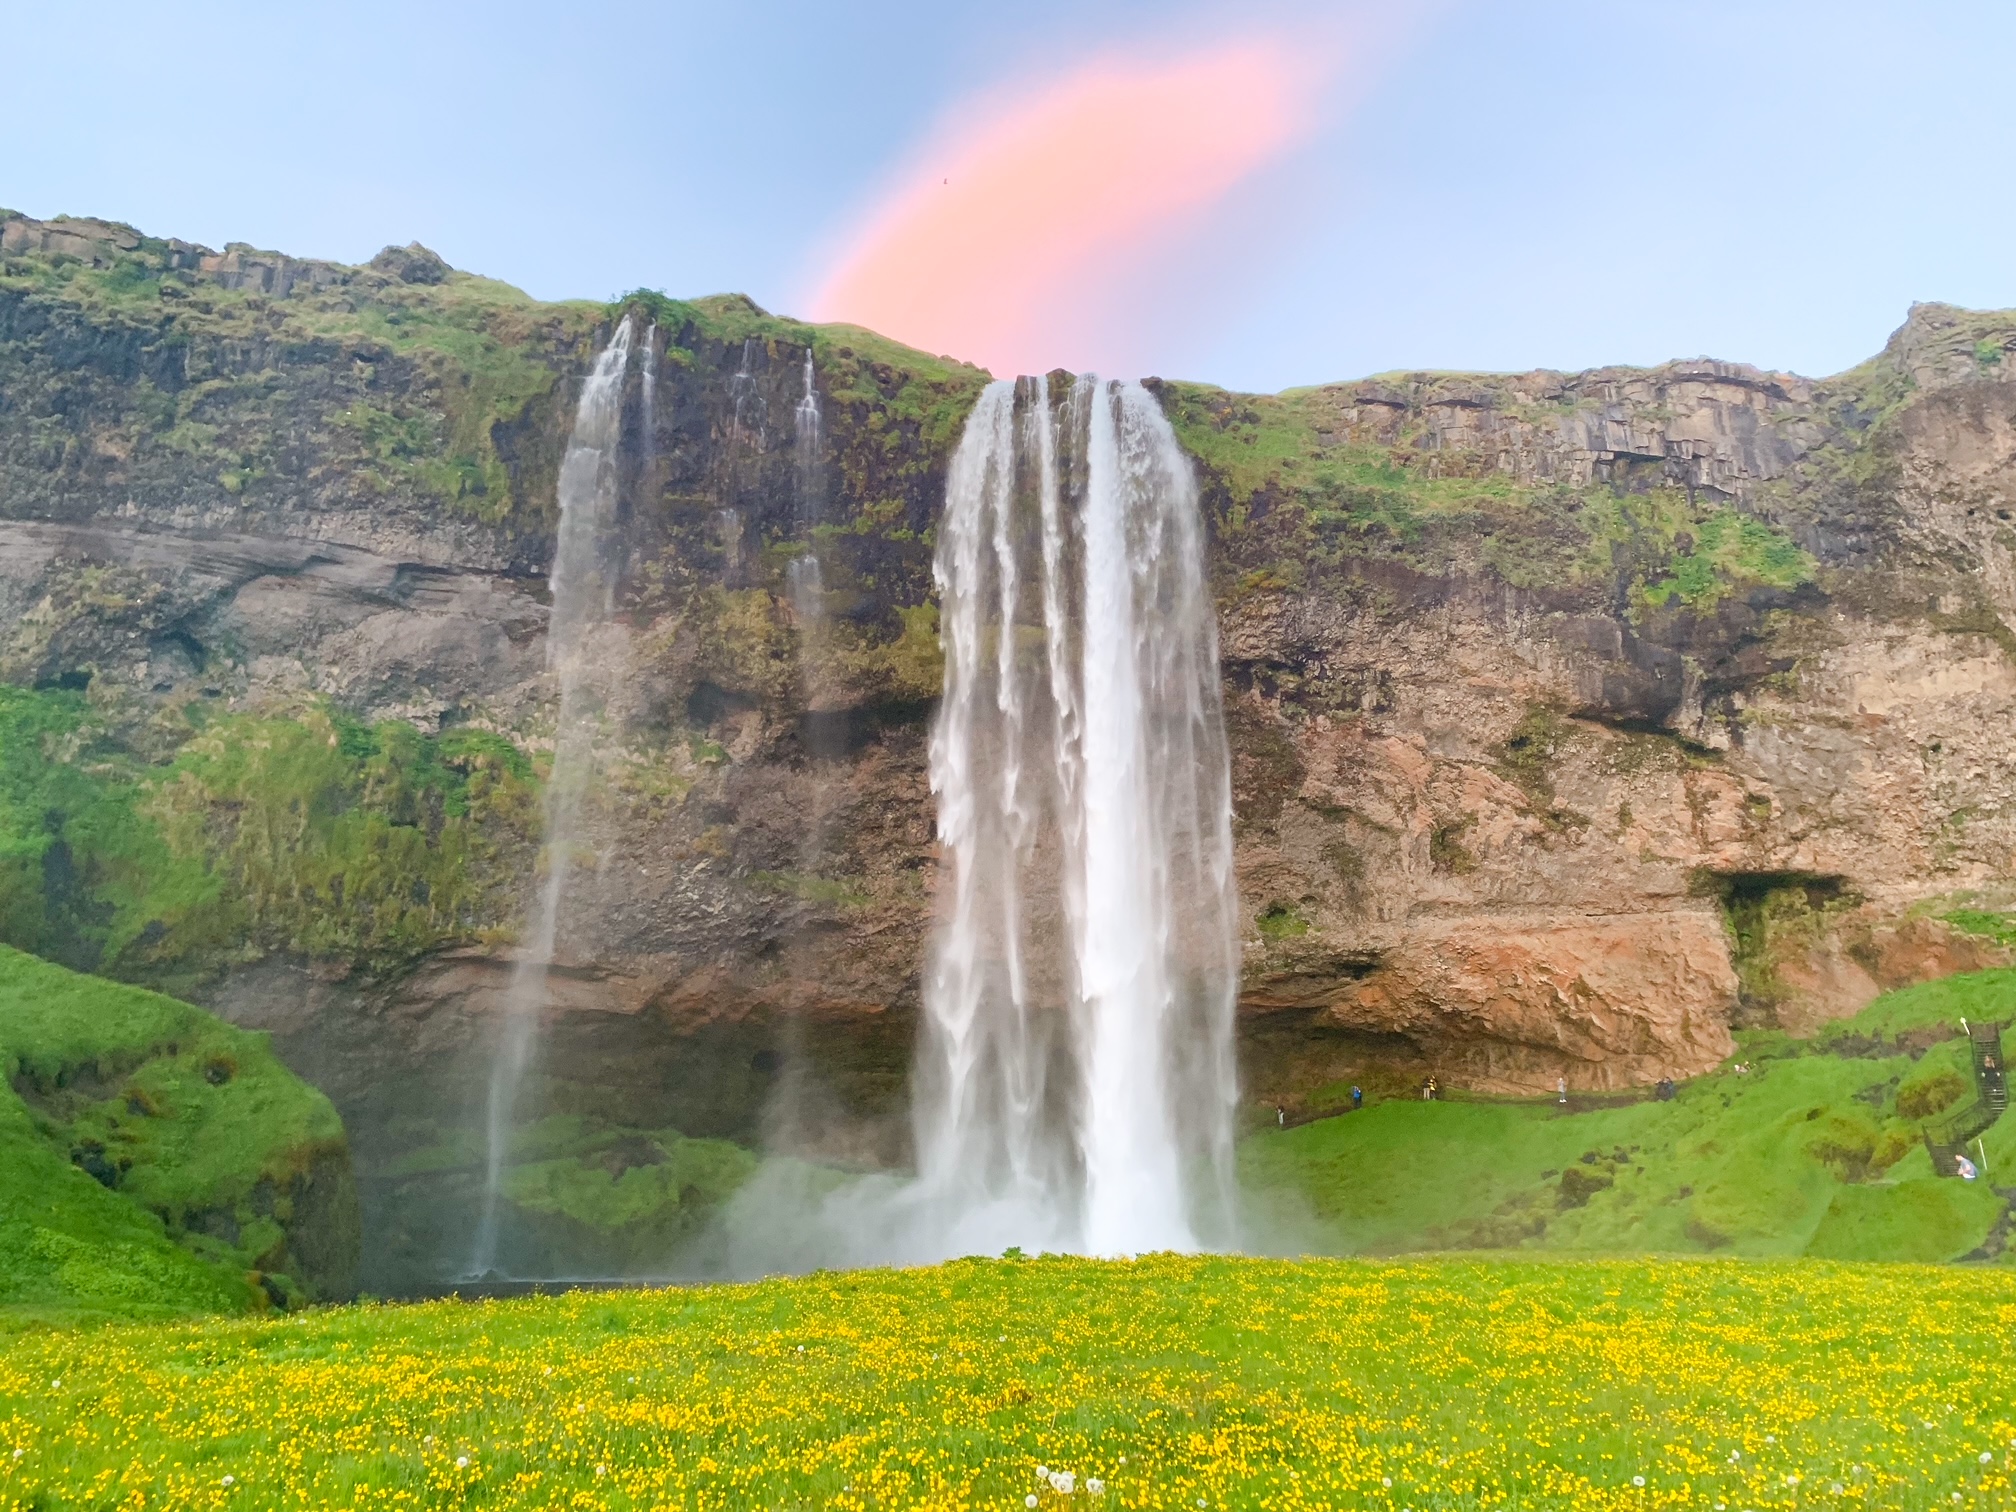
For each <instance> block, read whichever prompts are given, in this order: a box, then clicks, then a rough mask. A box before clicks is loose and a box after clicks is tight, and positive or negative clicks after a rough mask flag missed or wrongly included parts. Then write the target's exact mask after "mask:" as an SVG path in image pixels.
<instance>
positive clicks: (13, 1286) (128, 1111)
mask: <svg viewBox="0 0 2016 1512" xmlns="http://www.w3.org/2000/svg"><path fill="white" fill-rule="evenodd" d="M0 1071H4V1077H5V1084H4V1085H0V1304H5V1310H7V1311H9V1312H11V1313H12V1314H13V1315H14V1316H15V1317H16V1318H17V1319H18V1318H19V1317H20V1316H22V1315H36V1314H42V1313H54V1314H62V1315H76V1314H84V1315H91V1314H100V1313H122V1314H133V1313H138V1314H148V1313H179V1312H201V1311H212V1310H225V1311H230V1310H235V1309H241V1308H245V1307H248V1306H252V1305H254V1304H255V1303H263V1302H264V1300H265V1291H264V1290H263V1289H262V1288H261V1286H260V1285H259V1280H258V1277H257V1276H256V1275H254V1274H253V1273H255V1272H260V1271H262V1270H264V1269H267V1268H272V1267H278V1266H284V1265H287V1264H289V1263H291V1262H292V1260H293V1258H294V1257H293V1256H292V1255H291V1253H290V1250H289V1243H290V1239H292V1238H294V1237H295V1236H293V1235H290V1232H289V1223H290V1221H291V1220H292V1219H294V1217H295V1216H296V1215H295V1212H294V1208H293V1203H294V1200H295V1198H294V1195H293V1193H294V1191H295V1189H296V1179H297V1178H299V1177H302V1176H304V1175H306V1174H307V1173H308V1171H309V1169H310V1167H311V1166H313V1165H315V1163H316V1162H317V1160H318V1158H320V1157H327V1156H330V1155H340V1153H341V1150H342V1146H343V1130H342V1125H341V1124H340V1122H339V1121H338V1120H337V1117H336V1112H335V1110H334V1109H333V1108H332V1107H330V1105H329V1103H328V1101H327V1100H326V1099H325V1098H323V1097H322V1095H321V1094H320V1093H317V1092H315V1091H312V1090H311V1089H309V1088H308V1087H306V1086H304V1085H303V1084H302V1083H301V1082H299V1081H298V1080H296V1079H295V1078H294V1076H293V1075H292V1074H290V1073H289V1072H288V1071H287V1070H286V1069H285V1068H284V1067H282V1066H281V1065H280V1063H279V1062H278V1061H277V1060H276V1059H275V1058H274V1056H273V1054H272V1052H271V1051H270V1050H269V1049H268V1048H267V1046H266V1042H265V1039H264V1037H263V1036H260V1035H255V1034H248V1033H246V1032H244V1031H242V1030H238V1029H233V1028H231V1027H230V1026H229V1025H227V1024H225V1023H223V1022H222V1021H221V1020H219V1019H217V1018H215V1017H213V1016H212V1015H210V1014H207V1013H205V1012H203V1011H202V1010H201V1009H199V1008H193V1007H191V1006H189V1005H188V1004H187V1003H181V1002H177V1001H175V1000H174V999H173V998H166V997H162V996H160V995H158V994H156V993H152V992H144V991H141V990H139V989H137V988H131V987H122V986H118V985H115V984H113V983H110V982H105V981H101V980H99V979H97V978H94V977H87V976H81V975H79V974H77V973H75V972H70V971H66V970H64V969H63V968H62V967H60V966H54V965H51V964H49V963H48V962H46V961H38V960H36V959H34V958H33V957H30V956H26V955H22V954H21V953H20V952H18V951H14V950H11V949H8V948H7V947H5V946H0ZM73 1162H75V1163H73ZM86 1166H89V1167H91V1168H92V1169H93V1170H95V1171H96V1172H98V1173H99V1174H100V1177H101V1180H103V1181H104V1182H106V1183H108V1184H101V1180H94V1179H93V1177H92V1175H91V1174H87V1171H86V1169H85V1167H86ZM321 1174H322V1179H325V1180H332V1179H336V1178H335V1177H334V1175H333V1173H328V1172H323V1173H321ZM272 1284H273V1289H275V1290H278V1291H280V1292H281V1294H282V1295H287V1294H299V1293H300V1292H301V1291H302V1289H303V1288H302V1286H301V1284H300V1281H299V1279H298V1278H297V1277H294V1276H288V1275H285V1274H281V1275H277V1276H275V1277H274V1278H273V1283H272Z"/></svg>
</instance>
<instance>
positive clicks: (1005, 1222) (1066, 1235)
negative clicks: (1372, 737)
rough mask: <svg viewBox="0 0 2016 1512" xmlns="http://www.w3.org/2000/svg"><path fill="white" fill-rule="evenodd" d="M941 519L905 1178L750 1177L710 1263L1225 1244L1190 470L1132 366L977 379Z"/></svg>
mask: <svg viewBox="0 0 2016 1512" xmlns="http://www.w3.org/2000/svg"><path fill="white" fill-rule="evenodd" d="M938 534H939V547H938V558H937V563H936V574H937V581H938V589H939V600H940V630H941V635H942V638H943V642H944V649H945V682H944V700H943V703H942V706H941V708H940V711H939V715H938V722H937V725H936V727H935V729H934V730H933V734H932V740H931V753H930V764H931V783H932V788H933V790H934V791H935V792H936V794H937V798H938V835H939V843H940V851H941V858H942V861H941V871H940V884H939V886H940V917H939V922H938V927H937V933H936V936H935V939H934V942H933V946H932V950H931V955H930V959H929V963H928V965H927V968H926V975H925V980H924V993H923V997H924V1014H923V1024H922V1032H921V1035H920V1040H919V1046H918V1053H917V1064H916V1076H915V1081H914V1085H913V1109H914V1112H913V1118H914V1125H915V1138H916V1150H917V1164H918V1171H917V1176H916V1178H915V1180H913V1181H909V1182H900V1183H899V1182H895V1181H892V1180H889V1179H887V1178H880V1179H869V1180H866V1181H863V1182H858V1183H855V1184H853V1185H851V1186H849V1187H846V1188H843V1189H841V1190H840V1191H838V1192H836V1193H834V1194H833V1195H832V1196H831V1197H827V1198H824V1199H823V1200H822V1199H821V1198H820V1197H819V1196H818V1195H816V1194H814V1193H813V1192H811V1191H809V1190H807V1189H805V1188H804V1187H802V1186H799V1187H793V1186H792V1185H791V1184H790V1177H789V1175H788V1173H783V1172H780V1173H778V1174H776V1175H775V1176H773V1177H771V1179H770V1180H769V1181H768V1182H767V1183H764V1182H761V1181H759V1183H752V1190H751V1192H750V1194H749V1197H748V1200H747V1201H746V1202H741V1203H740V1212H739V1217H740V1219H741V1221H742V1226H741V1228H740V1230H739V1232H736V1231H735V1230H734V1225H735V1223H736V1216H737V1215H731V1220H730V1221H731V1238H732V1239H733V1240H734V1241H735V1242H734V1247H733V1251H732V1254H733V1257H734V1258H733V1260H732V1261H731V1263H732V1264H734V1265H735V1267H736V1268H738V1269H741V1270H744V1271H748V1270H768V1269H778V1268H782V1267H789V1266H803V1265H811V1264H827V1265H832V1264H861V1263H890V1262H893V1263H899V1264H915V1263H926V1262H930V1261H933V1260H937V1259H943V1258H946V1257H949V1256H956V1255H962V1254H972V1253H976V1252H983V1253H984V1252H999V1251H1000V1250H1002V1249H1004V1248H1007V1247H1008V1246H1011V1245H1016V1246H1021V1247H1023V1248H1025V1249H1030V1250H1041V1249H1050V1250H1067V1251H1080V1252H1086V1253H1092V1254H1109V1255H1118V1254H1136V1253H1143V1252H1147V1251H1152V1250H1161V1249H1177V1250H1194V1249H1198V1248H1200V1247H1217V1246H1228V1245H1230V1244H1232V1243H1233V1242H1235V1239H1236V1231H1235V1220H1236V1215H1235V1212H1234V1203H1235V1189H1234V1181H1233V1170H1232V1131H1233V1118H1234V1113H1235V1108H1236V1098H1237V1073H1236V1068H1235V1063H1234V1057H1233V1048H1232V1016H1233V1002H1234V995H1235V992H1236V989H1237V985H1238V975H1239V946H1238V933H1237V925H1236V917H1237V898H1236V895H1235V889H1234V878H1233V866H1232V827H1231V782H1230V772H1229V762H1228V759H1227V753H1226V745H1225V735H1224V726H1223V717H1222V710H1221V706H1220V696H1219V682H1218V677H1219V672H1218V651H1217V627H1216V624H1215V621H1214V618H1213V611H1212V601H1211V596H1210V593H1209V591H1208V588H1207V585H1206V581H1205V576H1204V548H1203V538H1202V520H1201V516H1200V513H1199V508H1198V501H1197V491H1196V484H1195V480H1194V477H1193V475H1192V473H1191V470H1190V466H1189V463H1188V460H1187V459H1186V458H1185V457H1184V455H1183V453H1182V451H1181V449H1180V447H1179V446H1178V444H1177V442H1176V438H1175V435H1174V433H1173V432H1172V431H1171V430H1170V427H1169V424H1168V422H1167V420H1166V419H1165V418H1164V417H1163V414H1162V411H1161V409H1160V407H1159V406H1158V405H1157V404H1156V403H1155V401H1154V399H1153V398H1152V397H1151V396H1150V395H1149V394H1148V393H1147V392H1146V391H1145V390H1143V389H1142V388H1141V387H1140V386H1139V385H1138V384H1131V383H1110V382H1102V381H1099V380H1097V379H1093V378H1080V379H1078V380H1077V381H1076V382H1075V383H1074V384H1073V385H1072V386H1071V387H1070V389H1069V390H1068V392H1065V393H1062V394H1057V395H1053V394H1052V392H1051V389H1050V385H1049V383H1048V381H1047V380H1045V379H1040V378H1038V379H1023V380H1021V381H1020V382H1018V383H1006V382H1002V383H995V384H992V385H990V386H989V387H988V388H987V390H986V391H985V392H984V393H983V394H982V396H981V398H980V401H979V403H978V405H977V406H976V408H975V409H974V412H973V414H972V416H971V418H970V419H969V420H968V421H967V424H966V431H965V434H964V436H963V438H962V439H961V441H960V444H959V447H958V450H957V452H956V454H955V455H954V457H953V460H952V465H951V469H950V473H949V476H948V478H947V482H946V498H945V513H944V516H943V518H942V519H941V521H940V522H939V527H938ZM807 1228H810V1229H812V1230H816V1233H809V1234H808V1233H806V1232H804V1231H805V1230H806V1229H807Z"/></svg>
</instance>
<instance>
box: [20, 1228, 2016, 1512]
mask: <svg viewBox="0 0 2016 1512" xmlns="http://www.w3.org/2000/svg"><path fill="white" fill-rule="evenodd" d="M2012 1321H2016V1276H2011V1275H2009V1274H2007V1273H2001V1272H1991V1273H1986V1274H1983V1273H1970V1272H1964V1271H1957V1270H1950V1269H1935V1268H1929V1267H1911V1266H1892V1267H1877V1266H1847V1265H1840V1264H1834V1263H1827V1262H1815V1261H1803V1262H1797V1263H1780V1264H1743V1263H1736V1262H1726V1261H1724V1262H1715V1261H1705V1262H1704V1261H1692V1262H1688V1261H1609V1262H1599V1263H1581V1264H1568V1263H1531V1262H1523V1263H1522V1262H1513V1261H1507V1260H1493V1261H1465V1260H1449V1259H1444V1260H1433V1261H1417V1262H1412V1263H1404V1264H1383V1265H1382V1264H1373V1263H1368V1262H1362V1261H1336V1260H1324V1261H1300V1262H1283V1261H1264V1260H1239V1259H1207V1258H1187V1257H1178V1256H1157V1257H1151V1258H1148V1259H1144V1260H1140V1261H1135V1262H1101V1261H1088V1260H1065V1259H1047V1258H1046V1259H1036V1260H1014V1259H1009V1260H999V1261H971V1260H969V1261H961V1262H957V1263H954V1264H951V1265H946V1266H942V1267H938V1268H934V1269H923V1270H912V1271H870V1272H858V1273H852V1274H838V1275H836V1274H823V1273H822V1274H819V1275H814V1276H809V1277H805V1278H803V1279H798V1280H778V1281H768V1282H763V1283H761V1284H758V1285H751V1286H733V1287H712V1288H702V1289H695V1290H687V1291H659V1292H632V1293H623V1294H606V1293H604V1294H595V1293H583V1292H577V1293H573V1294H571V1295H567V1296H564V1297H557V1298H542V1299H532V1300H526V1301H519V1302H505V1303H482V1304H471V1303H457V1302H442V1303H431V1304H426V1305H421V1306H405V1307H356V1308H344V1309H338V1310H332V1311H327V1312H321V1313H314V1314H306V1315H302V1316H299V1317H296V1318H292V1319H283V1320H274V1321H243V1322H240V1321H212V1322H206V1323H202V1324H193V1325H192V1324H182V1325H156V1324H150V1325H121V1326H116V1327H110V1328H101V1329H93V1330H85V1331H67V1332H57V1331H47V1332H40V1333H34V1334H26V1335H17V1336H15V1337H13V1338H11V1339H0V1507H17V1508H25V1507H82V1506H99V1505H114V1504H117V1505H134V1506H141V1505H144V1506H150V1507H152V1506H159V1507H179V1508H227V1507H245V1508H251V1507H259V1508H268V1507H315V1508H343V1507H365V1506H373V1507H376V1506H407V1507H430V1506H463V1505H468V1506H484V1507H494V1508H500V1509H501V1508H527V1509H530V1508H549V1507H560V1506H567V1507H584V1508H602V1509H611V1512H617V1509H621V1512H630V1509H643V1508H695V1509H698V1508H724V1509H725V1508H758V1507H762V1508H774V1507H786V1508H804V1507H835V1508H846V1509H859V1512H866V1509H869V1508H925V1507H929V1508H961V1507H970V1508H1001V1509H1022V1508H1026V1507H1028V1506H1031V1505H1033V1506H1035V1507H1038V1508H1057V1509H1062V1508H1068V1507H1073V1506H1086V1505H1089V1506H1094V1507H1100V1508H1115V1509H1124V1508H1150V1507H1154V1508H1167V1509H1179V1508H1180V1509H1185V1512H1189V1509H1219V1508H1260V1507H1267V1508H1282V1509H1305V1508H1308V1509H1313V1508H1353V1509H1374V1512H1400V1509H1403V1508H1406V1509H1414V1512H1479V1509H1484V1508H1494V1509H1495V1508H1507V1509H1520V1512H1569V1509H1573V1512H1627V1509H1628V1512H1651V1509H1657V1512H1668V1509H1680V1508H1687V1509H1695V1508H1701V1509H1706V1508H1709V1507H1717V1506H1719V1507H1725V1508H1747V1509H1754V1512H1789V1509H1793V1508H1813V1507H1850V1508H1883V1509H1887V1512H1922V1509H1929V1508H1932V1507H1938V1508H1941V1509H1949V1512H1950V1509H1951V1508H1954V1507H1960V1508H1963V1509H1986V1508H2002V1507H2007V1506H2009V1505H2010V1498H2011V1495H2012V1482H2011V1478H2010V1475H2009V1472H2008V1469H2007V1460H2006V1456H2007V1455H2008V1454H2009V1452H2010V1450H2011V1441H2012V1439H2016V1402H2012V1394H2011V1391H2010V1388H2009V1383H2008V1359H2007V1355H2006V1350H2005V1341H2006V1338H2007V1335H2008V1330H2009V1326H2010V1324H2011V1322H2012ZM1046 1472H1047V1474H1046ZM1067 1476H1068V1477H1069V1479H1068V1480H1067V1479H1066V1478H1065V1477H1067ZM1053 1477H1054V1478H1053ZM1095 1480H1096V1481H1097V1482H1098V1483H1099V1488H1100V1489H1099V1491H1098V1492H1097V1493H1094V1492H1093V1490H1092V1484H1093V1482H1094V1481H1095Z"/></svg>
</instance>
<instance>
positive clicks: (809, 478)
mask: <svg viewBox="0 0 2016 1512" xmlns="http://www.w3.org/2000/svg"><path fill="white" fill-rule="evenodd" d="M822 423H823V422H822V418H821V416H820V413H819V389H818V385H817V383H816V381H815V375H814V372H813V368H812V348H811V346H810V345H809V344H808V345H807V346H806V348H805V392H804V395H803V397H801V398H800V399H799V401H798V405H797V408H796V409H794V410H793V411H792V415H791V426H792V433H791V441H792V451H793V453H794V456H795V458H796V462H797V485H798V531H799V534H801V535H803V536H805V537H807V538H808V539H807V544H806V547H805V550H804V551H802V552H800V553H799V555H798V556H797V557H795V558H794V559H793V560H792V562H791V564H790V566H789V567H788V568H787V569H786V573H785V575H786V579H787V581H788V583H789V585H790V589H791V607H792V608H793V610H794V611H796V613H797V616H798V629H799V634H800V636H801V637H806V638H812V637H816V635H817V633H818V627H819V625H820V623H821V621H822V620H823V619H824V616H825V613H826V585H825V582H824V578H823V575H822V573H821V571H820V567H819V551H818V548H817V547H816V546H814V545H812V544H811V542H810V539H809V538H810V536H811V534H812V532H813V530H814V529H815V528H816V527H817V526H818V524H819V518H820V515H821V514H822V513H823V512H824V504H825V473H824V467H823V463H822V460H821V457H820V454H819V448H820V442H821V440H822V436H821V430H820V427H821V425H822ZM804 670H806V669H804V668H801V671H804ZM808 683H809V672H808ZM812 691H813V690H812V689H811V688H810V687H809V686H808V688H807V694H808V697H809V696H810V694H811V692H812Z"/></svg>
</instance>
